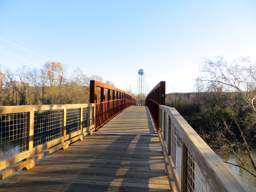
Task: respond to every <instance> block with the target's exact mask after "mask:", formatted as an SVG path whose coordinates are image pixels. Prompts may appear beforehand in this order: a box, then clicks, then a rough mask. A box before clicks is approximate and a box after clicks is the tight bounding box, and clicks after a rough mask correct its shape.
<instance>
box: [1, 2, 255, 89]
mask: <svg viewBox="0 0 256 192" xmlns="http://www.w3.org/2000/svg"><path fill="white" fill-rule="evenodd" d="M218 56H223V57H224V58H226V59H227V60H228V61H232V60H233V59H237V58H238V57H251V59H252V60H256V1H255V0H176V1H175V0H158V1H156V0H144V1H143V0H126V1H125V0H115V1H113V0H112V1H111V0H101V1H100V0H94V1H86V0H81V1H78V0H72V1H70V0H0V69H2V70H4V69H7V68H8V69H11V70H17V69H19V68H21V67H22V66H24V65H26V66H28V67H31V68H35V67H37V68H40V67H41V66H42V65H43V64H44V63H45V62H46V61H60V62H62V63H63V64H64V66H65V69H66V73H69V72H70V71H72V70H74V69H75V68H76V67H79V68H81V69H82V70H83V71H84V72H85V73H86V74H88V75H90V74H97V75H100V76H102V77H103V78H104V79H108V80H111V81H112V82H114V84H115V85H116V86H118V87H121V88H124V89H127V88H129V87H131V88H132V90H133V91H136V90H137V70H138V69H139V68H143V69H144V71H145V81H146V86H147V88H148V89H150V88H151V87H153V86H154V84H156V83H157V82H158V81H160V80H166V82H167V91H168V92H177V91H178V92H186V91H193V89H194V81H195V78H196V77H197V76H198V74H199V70H200V66H201V64H202V62H203V60H204V58H215V57H218Z"/></svg>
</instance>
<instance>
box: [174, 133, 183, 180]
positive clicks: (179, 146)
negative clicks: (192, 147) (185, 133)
mask: <svg viewBox="0 0 256 192" xmlns="http://www.w3.org/2000/svg"><path fill="white" fill-rule="evenodd" d="M175 156H176V159H175V165H176V166H175V167H176V171H177V172H176V173H177V176H178V178H179V181H181V177H182V141H181V139H180V137H179V136H178V135H176V155H175Z"/></svg>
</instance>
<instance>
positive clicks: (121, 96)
mask: <svg viewBox="0 0 256 192" xmlns="http://www.w3.org/2000/svg"><path fill="white" fill-rule="evenodd" d="M97 88H100V95H97V91H96V90H97ZM111 92H112V96H111ZM97 98H100V101H98V99H97ZM90 103H94V104H95V113H94V119H95V128H96V129H97V128H99V127H101V126H102V125H104V124H105V123H106V122H107V121H108V120H109V119H111V118H112V117H113V116H114V115H115V114H116V113H118V112H120V111H121V110H123V109H124V108H126V107H128V106H130V105H135V104H136V99H135V97H134V96H132V95H131V94H129V93H128V92H126V91H123V90H120V89H118V88H116V87H114V86H112V85H107V84H104V83H102V82H98V81H95V80H91V81H90Z"/></svg>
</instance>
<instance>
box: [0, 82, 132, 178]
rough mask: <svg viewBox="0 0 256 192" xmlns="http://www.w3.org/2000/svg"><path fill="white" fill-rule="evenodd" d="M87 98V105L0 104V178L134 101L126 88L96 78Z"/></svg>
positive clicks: (77, 137) (60, 146) (74, 138)
mask: <svg viewBox="0 0 256 192" xmlns="http://www.w3.org/2000/svg"><path fill="white" fill-rule="evenodd" d="M97 88H100V102H98V99H97ZM106 91H107V95H106V94H105V92H106ZM90 101H91V104H89V105H88V104H68V105H26V106H2V107H1V106H0V179H4V178H6V177H8V176H11V175H13V174H14V173H15V172H17V171H20V170H22V169H30V168H32V167H34V166H35V164H36V162H37V161H38V160H40V159H42V158H43V157H44V156H45V155H47V154H51V153H53V152H55V151H57V150H60V149H66V148H68V146H69V145H70V144H71V143H73V142H75V141H78V140H83V137H84V136H86V135H88V134H92V132H93V131H95V129H96V128H99V127H100V126H102V125H104V124H105V123H106V122H107V121H108V120H110V119H111V118H112V117H113V116H114V115H115V114H117V113H118V112H120V111H121V110H122V109H124V108H126V107H128V106H130V105H133V104H135V103H136V100H135V99H134V97H133V96H131V95H130V94H128V93H126V92H125V91H122V90H119V89H117V88H115V87H113V86H110V85H106V84H104V83H100V82H97V81H91V84H90ZM1 156H2V157H1Z"/></svg>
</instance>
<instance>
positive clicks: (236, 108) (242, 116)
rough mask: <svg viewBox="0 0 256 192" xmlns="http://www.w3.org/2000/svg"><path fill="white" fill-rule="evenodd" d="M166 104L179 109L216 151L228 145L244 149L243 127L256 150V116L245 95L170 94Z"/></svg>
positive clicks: (234, 93)
mask: <svg viewBox="0 0 256 192" xmlns="http://www.w3.org/2000/svg"><path fill="white" fill-rule="evenodd" d="M252 94H253V93H252ZM166 104H167V105H169V106H172V107H175V108H176V109H177V110H178V111H179V112H180V113H181V114H182V115H183V116H184V118H185V119H186V120H187V121H188V122H189V123H190V124H191V126H192V127H193V128H194V129H195V130H196V131H197V132H198V133H199V134H200V135H201V137H203V139H204V140H205V141H206V142H207V143H208V144H210V145H211V147H213V148H220V147H223V146H226V145H230V146H234V147H235V146H237V145H239V146H241V147H242V146H243V141H242V138H241V132H240V131H239V127H240V128H241V129H242V131H243V133H244V135H245V138H246V139H247V142H248V143H249V145H250V146H251V147H252V148H255V147H256V146H255V143H256V114H255V111H253V108H252V107H251V106H249V105H248V103H246V102H245V100H244V95H243V94H241V93H238V92H232V93H230V92H202V93H199V92H198V93H175V94H168V95H167V96H166ZM236 144H237V145H236Z"/></svg>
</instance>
